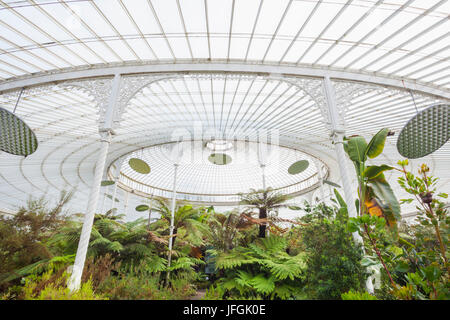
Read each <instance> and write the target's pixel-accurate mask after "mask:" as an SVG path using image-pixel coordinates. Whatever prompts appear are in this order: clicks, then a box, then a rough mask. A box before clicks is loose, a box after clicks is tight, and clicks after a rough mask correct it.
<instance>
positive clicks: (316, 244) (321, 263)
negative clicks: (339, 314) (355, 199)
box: [292, 204, 367, 299]
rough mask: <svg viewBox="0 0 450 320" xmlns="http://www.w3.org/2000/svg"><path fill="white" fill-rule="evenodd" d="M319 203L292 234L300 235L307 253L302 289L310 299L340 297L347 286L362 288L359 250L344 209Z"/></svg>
mask: <svg viewBox="0 0 450 320" xmlns="http://www.w3.org/2000/svg"><path fill="white" fill-rule="evenodd" d="M342 209H343V208H338V207H329V206H326V205H324V204H321V205H319V206H317V207H316V208H315V210H311V211H310V212H309V213H308V214H307V215H306V216H304V217H302V219H301V221H303V222H307V224H305V225H303V226H300V227H297V228H296V229H295V231H293V233H292V237H299V238H301V241H302V243H303V248H304V250H305V251H306V253H307V256H306V257H307V258H306V267H307V268H306V271H305V279H306V280H305V292H306V293H307V295H308V298H310V299H339V298H340V297H341V294H342V293H344V292H347V291H348V290H350V289H354V290H361V289H362V288H363V287H364V281H365V278H366V276H367V275H366V273H365V270H364V267H363V266H362V265H361V264H360V261H361V259H362V252H361V249H360V248H359V246H357V245H355V243H354V241H353V238H352V235H351V233H350V232H349V231H348V230H347V227H346V223H347V220H348V218H347V211H346V208H344V210H342Z"/></svg>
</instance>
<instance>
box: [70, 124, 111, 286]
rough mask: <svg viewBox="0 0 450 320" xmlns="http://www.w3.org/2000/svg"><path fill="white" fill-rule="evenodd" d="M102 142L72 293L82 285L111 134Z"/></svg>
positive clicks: (85, 217) (76, 263) (82, 230)
mask: <svg viewBox="0 0 450 320" xmlns="http://www.w3.org/2000/svg"><path fill="white" fill-rule="evenodd" d="M103 136H104V137H102V140H101V146H100V152H99V156H98V159H97V164H96V165H95V175H94V181H93V186H92V188H91V193H90V195H89V201H88V207H87V210H86V214H85V216H84V222H83V228H82V229H81V236H80V242H79V243H78V249H77V254H76V257H75V264H74V266H73V269H72V275H71V278H70V280H69V289H70V290H71V291H74V290H78V289H79V288H80V284H81V275H82V273H83V268H84V262H85V260H86V253H87V249H88V246H89V239H90V237H91V231H92V224H93V223H94V215H95V209H96V208H97V202H98V196H99V193H100V183H101V181H102V177H103V170H104V168H105V161H106V156H107V154H108V149H109V144H110V142H111V133H110V132H107V133H105V134H104V135H103Z"/></svg>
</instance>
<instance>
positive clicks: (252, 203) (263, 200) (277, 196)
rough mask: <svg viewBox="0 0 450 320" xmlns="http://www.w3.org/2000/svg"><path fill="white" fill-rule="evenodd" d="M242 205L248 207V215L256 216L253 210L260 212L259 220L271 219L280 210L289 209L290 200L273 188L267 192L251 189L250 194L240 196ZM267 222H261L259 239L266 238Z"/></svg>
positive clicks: (266, 190)
mask: <svg viewBox="0 0 450 320" xmlns="http://www.w3.org/2000/svg"><path fill="white" fill-rule="evenodd" d="M240 197H241V201H240V203H241V204H242V205H244V206H246V207H247V209H246V213H248V214H250V215H251V214H254V212H253V210H254V209H256V210H257V211H258V212H257V214H258V219H260V220H263V219H268V218H269V219H270V217H271V216H272V215H274V216H277V215H278V210H279V209H280V208H285V207H288V205H287V204H286V203H285V202H286V201H287V200H289V199H290V197H289V196H287V195H285V194H282V193H280V192H277V191H275V190H273V189H272V188H267V189H265V190H263V189H261V190H254V189H251V190H250V192H249V193H246V194H240ZM266 228H267V221H261V223H260V225H259V235H258V236H259V237H260V238H265V237H266Z"/></svg>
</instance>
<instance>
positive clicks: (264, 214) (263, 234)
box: [258, 208, 267, 238]
mask: <svg viewBox="0 0 450 320" xmlns="http://www.w3.org/2000/svg"><path fill="white" fill-rule="evenodd" d="M266 218H267V210H266V208H261V209H259V219H266ZM258 237H260V238H265V237H266V224H265V223H264V224H260V225H259V234H258Z"/></svg>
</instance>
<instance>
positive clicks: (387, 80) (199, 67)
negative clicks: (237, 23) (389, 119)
mask: <svg viewBox="0 0 450 320" xmlns="http://www.w3.org/2000/svg"><path fill="white" fill-rule="evenodd" d="M170 72H244V73H258V74H267V75H276V76H283V75H290V76H306V77H320V78H323V77H325V76H327V77H330V78H332V79H340V80H349V81H358V82H367V83H373V84H378V85H382V86H390V87H396V88H400V89H411V90H414V91H419V92H422V93H425V94H429V95H433V96H438V97H441V98H444V99H447V100H450V90H447V89H443V88H440V87H436V86H432V85H429V84H426V83H422V82H415V81H412V80H408V79H401V78H394V77H389V76H386V75H382V74H376V73H367V72H357V71H346V70H339V69H332V68H325V67H324V68H313V67H295V66H289V65H269V64H250V63H224V62H192V63H171V64H139V65H129V64H121V65H111V66H101V67H100V66H99V67H94V68H89V69H73V68H71V69H65V70H61V71H59V72H54V73H39V74H35V75H32V76H28V77H22V78H16V79H14V80H10V81H6V82H3V83H0V92H3V91H8V90H14V89H17V88H22V87H29V86H35V85H40V84H44V83H52V82H55V83H56V82H59V81H64V80H73V79H80V78H92V77H107V76H114V75H115V74H121V75H128V74H139V73H170Z"/></svg>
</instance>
